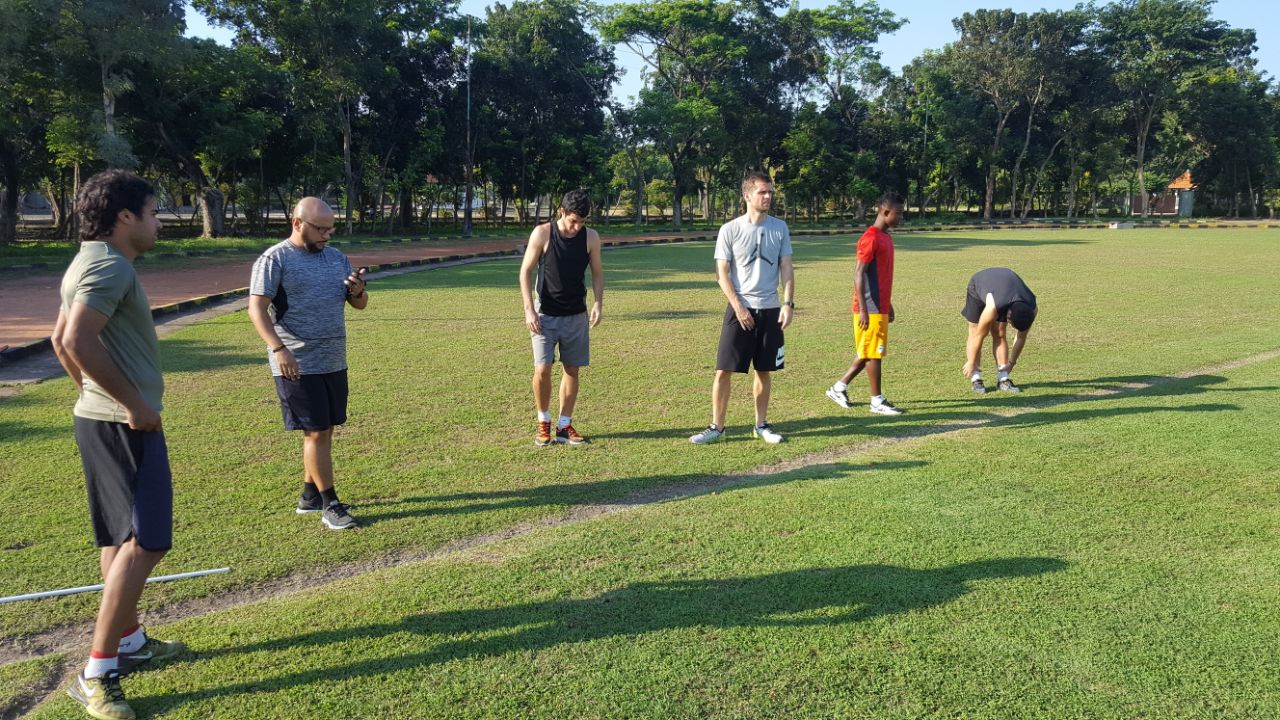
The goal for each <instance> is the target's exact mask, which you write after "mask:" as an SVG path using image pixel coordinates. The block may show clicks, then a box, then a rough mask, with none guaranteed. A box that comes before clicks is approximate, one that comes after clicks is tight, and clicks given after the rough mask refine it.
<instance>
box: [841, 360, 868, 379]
mask: <svg viewBox="0 0 1280 720" xmlns="http://www.w3.org/2000/svg"><path fill="white" fill-rule="evenodd" d="M866 366H867V361H866V359H864V358H858V359H856V360H854V361H853V364H852V365H850V366H849V369H848V370H847V371H846V372H845V374H844V375H842V376H841V377H840V382H842V383H844V384H845V385H848V384H849V383H851V382H853V379H854V378H855V377H857V376H858V373H860V372H862V368H864V367H866Z"/></svg>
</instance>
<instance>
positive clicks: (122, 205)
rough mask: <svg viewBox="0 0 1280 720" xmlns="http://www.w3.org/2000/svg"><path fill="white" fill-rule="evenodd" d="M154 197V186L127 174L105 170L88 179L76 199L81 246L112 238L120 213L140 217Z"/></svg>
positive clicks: (129, 173) (120, 171)
mask: <svg viewBox="0 0 1280 720" xmlns="http://www.w3.org/2000/svg"><path fill="white" fill-rule="evenodd" d="M155 195H156V191H155V189H154V188H152V187H151V183H148V182H147V181H146V180H143V179H142V178H140V177H138V176H137V175H134V174H133V173H131V172H126V171H124V170H106V171H103V172H100V173H98V174H97V175H94V176H93V177H91V178H89V179H88V180H87V181H85V183H84V185H81V186H80V192H79V193H78V194H77V195H76V218H77V219H78V220H79V221H80V242H87V241H89V240H98V239H100V238H104V237H107V236H108V235H110V234H111V232H112V231H113V230H115V227H116V217H117V216H119V215H120V211H121V210H128V211H129V212H131V213H133V214H134V215H138V216H141V215H142V209H143V208H144V207H146V204H147V199H148V198H152V197H155Z"/></svg>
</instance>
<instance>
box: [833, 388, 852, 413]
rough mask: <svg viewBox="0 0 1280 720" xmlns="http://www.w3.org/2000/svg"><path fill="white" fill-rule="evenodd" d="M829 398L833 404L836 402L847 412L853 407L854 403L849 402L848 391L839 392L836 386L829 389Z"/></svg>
mask: <svg viewBox="0 0 1280 720" xmlns="http://www.w3.org/2000/svg"><path fill="white" fill-rule="evenodd" d="M827 397H829V398H831V402H834V403H835V404H837V405H839V406H840V407H842V408H844V409H845V410H848V409H849V408H851V407H853V403H851V402H849V391H848V390H837V389H836V386H835V385H832V386H831V387H829V388H827Z"/></svg>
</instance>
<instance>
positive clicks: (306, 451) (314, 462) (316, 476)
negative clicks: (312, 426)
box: [302, 428, 333, 492]
mask: <svg viewBox="0 0 1280 720" xmlns="http://www.w3.org/2000/svg"><path fill="white" fill-rule="evenodd" d="M302 467H303V468H304V469H305V470H306V473H307V477H308V478H310V479H311V482H312V483H313V484H314V485H315V486H316V490H318V491H320V492H324V491H325V490H328V489H329V488H331V487H333V428H329V429H327V430H303V431H302Z"/></svg>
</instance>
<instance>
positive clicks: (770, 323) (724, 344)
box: [716, 305, 786, 373]
mask: <svg viewBox="0 0 1280 720" xmlns="http://www.w3.org/2000/svg"><path fill="white" fill-rule="evenodd" d="M747 311H748V312H750V313H751V317H752V318H754V320H755V326H754V327H752V328H751V329H750V330H743V329H742V325H741V324H739V323H738V316H737V315H736V314H735V313H734V312H733V306H732V305H730V306H728V307H727V308H725V311H724V322H723V323H721V325H720V349H719V350H718V351H717V352H716V369H717V370H729V371H732V372H736V373H744V372H746V371H747V368H748V367H755V369H756V371H757V372H773V371H774V370H781V369H782V368H783V366H784V364H785V363H784V361H785V359H786V345H785V344H784V343H783V337H782V326H781V325H779V324H778V315H779V314H780V313H781V312H782V308H765V309H763V310H753V309H751V308H747Z"/></svg>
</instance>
